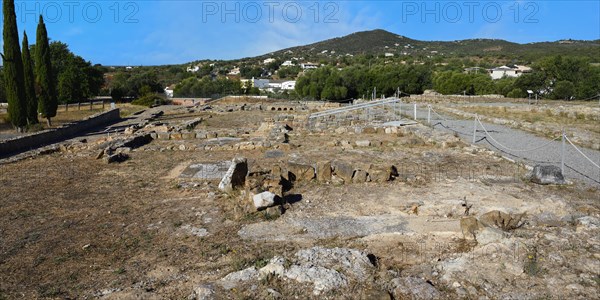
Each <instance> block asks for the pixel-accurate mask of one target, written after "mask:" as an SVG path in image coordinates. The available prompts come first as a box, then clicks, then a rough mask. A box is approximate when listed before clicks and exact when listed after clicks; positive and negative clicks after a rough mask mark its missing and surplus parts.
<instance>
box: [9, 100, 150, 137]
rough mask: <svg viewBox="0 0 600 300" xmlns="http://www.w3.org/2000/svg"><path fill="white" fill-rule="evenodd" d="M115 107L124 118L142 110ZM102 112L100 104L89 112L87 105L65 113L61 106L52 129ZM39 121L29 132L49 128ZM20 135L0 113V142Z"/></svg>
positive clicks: (70, 108) (141, 108)
mask: <svg viewBox="0 0 600 300" xmlns="http://www.w3.org/2000/svg"><path fill="white" fill-rule="evenodd" d="M117 107H118V108H119V109H121V117H126V116H128V115H130V114H131V113H133V112H135V111H139V110H143V109H144V107H143V106H137V105H131V104H119V105H117ZM108 109H110V106H109V105H106V106H105V107H104V110H108ZM104 110H103V109H102V105H100V104H94V106H93V107H92V109H91V110H90V107H89V105H86V106H82V107H81V109H78V108H77V105H72V106H69V110H68V111H65V108H64V106H63V107H60V109H59V110H58V111H57V114H56V117H54V118H52V127H59V126H62V125H64V124H67V123H71V122H75V121H79V120H82V119H84V118H86V117H89V116H92V115H94V114H97V113H100V112H102V111H104ZM39 121H40V124H39V126H37V127H36V128H33V129H32V131H31V132H37V131H40V130H44V129H49V127H48V126H47V124H46V120H45V119H40V120H39ZM31 132H29V133H31ZM29 133H25V135H26V134H29ZM20 135H23V134H22V133H21V134H19V133H17V132H16V131H15V129H14V128H13V127H12V125H11V124H10V122H9V121H8V119H7V114H6V113H0V140H4V139H10V138H15V137H18V136H20Z"/></svg>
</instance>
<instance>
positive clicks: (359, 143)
mask: <svg viewBox="0 0 600 300" xmlns="http://www.w3.org/2000/svg"><path fill="white" fill-rule="evenodd" d="M356 146H358V147H369V146H371V141H369V140H362V141H356Z"/></svg>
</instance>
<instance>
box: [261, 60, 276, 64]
mask: <svg viewBox="0 0 600 300" xmlns="http://www.w3.org/2000/svg"><path fill="white" fill-rule="evenodd" d="M274 61H275V59H274V58H267V59H265V60H263V63H264V64H265V65H267V64H270V63H272V62H274Z"/></svg>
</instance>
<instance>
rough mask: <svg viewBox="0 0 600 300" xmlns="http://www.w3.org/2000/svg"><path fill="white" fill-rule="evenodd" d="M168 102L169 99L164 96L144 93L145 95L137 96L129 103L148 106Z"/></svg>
mask: <svg viewBox="0 0 600 300" xmlns="http://www.w3.org/2000/svg"><path fill="white" fill-rule="evenodd" d="M168 103H169V101H167V100H166V99H165V98H163V97H160V96H157V95H146V96H143V97H140V98H137V99H135V100H133V101H132V102H131V104H133V105H142V106H148V107H152V106H158V105H165V104H168Z"/></svg>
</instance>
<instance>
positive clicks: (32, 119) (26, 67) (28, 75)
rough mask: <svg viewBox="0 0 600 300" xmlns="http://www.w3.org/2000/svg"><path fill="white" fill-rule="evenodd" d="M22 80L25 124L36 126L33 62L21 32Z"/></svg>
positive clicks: (26, 41) (36, 106) (24, 33)
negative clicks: (25, 114)
mask: <svg viewBox="0 0 600 300" xmlns="http://www.w3.org/2000/svg"><path fill="white" fill-rule="evenodd" d="M22 48H23V78H24V83H25V102H26V108H27V123H28V124H29V125H32V124H37V123H38V117H37V109H38V103H37V97H36V95H35V77H33V61H32V60H31V53H29V40H28V39H27V33H26V32H23V46H22Z"/></svg>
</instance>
